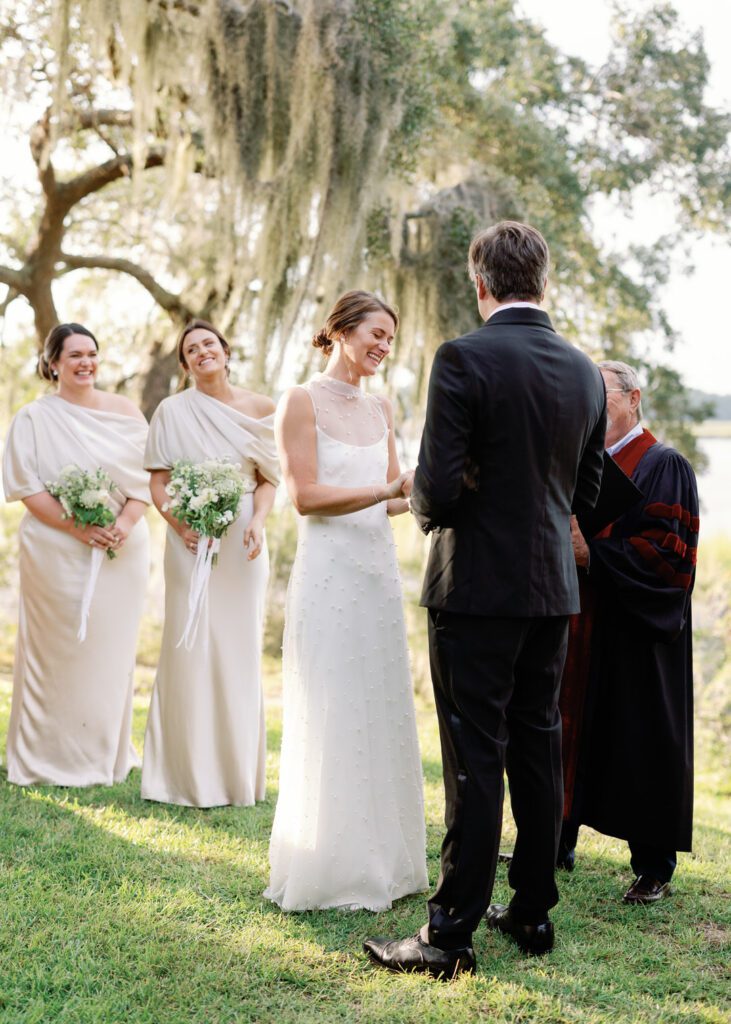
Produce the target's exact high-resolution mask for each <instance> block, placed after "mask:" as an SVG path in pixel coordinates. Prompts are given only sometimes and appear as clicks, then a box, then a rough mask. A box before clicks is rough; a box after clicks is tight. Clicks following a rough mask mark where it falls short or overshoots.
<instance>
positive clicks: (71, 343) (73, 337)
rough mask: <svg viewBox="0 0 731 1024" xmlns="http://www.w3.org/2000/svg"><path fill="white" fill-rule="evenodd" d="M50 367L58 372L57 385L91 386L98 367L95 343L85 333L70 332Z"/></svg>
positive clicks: (75, 387)
mask: <svg viewBox="0 0 731 1024" xmlns="http://www.w3.org/2000/svg"><path fill="white" fill-rule="evenodd" d="M51 369H52V370H53V371H54V372H55V373H57V374H58V384H59V387H67V388H74V389H78V388H93V387H94V381H95V379H96V375H97V371H98V369H99V352H98V351H97V347H96V345H95V344H94V342H93V341H92V339H91V338H89V337H88V336H87V335H86V334H70V335H69V336H68V338H66V339H65V340H64V343H63V349H62V350H61V355H60V356H59V357H58V359H57V360H56V362H55V363H52V364H51Z"/></svg>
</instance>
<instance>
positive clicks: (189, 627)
mask: <svg viewBox="0 0 731 1024" xmlns="http://www.w3.org/2000/svg"><path fill="white" fill-rule="evenodd" d="M208 539H209V538H208V537H204V536H201V537H200V539H199V541H198V550H197V551H196V555H195V565H194V566H193V572H192V573H191V577H190V587H189V589H188V618H187V620H186V623H185V629H184V630H183V635H182V636H181V638H180V640H178V643H177V646H178V647H180V646H181V644H182V645H183V646H184V647H185V649H186V651H190V650H192V648H193V644H194V643H195V638H196V635H197V633H198V626H199V624H200V620H201V617H202V615H203V613H204V612H205V611H206V610H207V608H208V581H209V580H210V578H211V569H212V568H213V559H214V557H215V556H216V555H217V554H218V552H219V549H220V547H221V538H220V537H215V538H214V539H213V541H212V542H211V543H210V544H209V543H208ZM204 642H205V643H208V634H207V633H206V635H205V637H204Z"/></svg>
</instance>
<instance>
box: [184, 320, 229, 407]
mask: <svg viewBox="0 0 731 1024" xmlns="http://www.w3.org/2000/svg"><path fill="white" fill-rule="evenodd" d="M191 331H210V332H211V334H215V336H216V337H217V338H218V340H219V341H220V342H221V348H222V349H223V351H224V352H225V353H226V355H227V356H228V357H229V359H230V358H231V346H230V345H229V343H228V342H227V341H226V339H225V338H224V336H223V335H222V334H221V332H220V331H219V329H218V328H217V327H214V326H213V324H210V323H209V322H208V321H207V320H200V319H196V320H189V321H188V323H187V324H186V325H185V327H184V328H183V329H182V331H181V332H180V337H179V338H178V344H177V346H176V352H177V354H178V362H179V363H180V366H181V368H182V369H183V371H184V372H183V373H182V374H181V375H180V380H179V381H178V391H184V390H185V387H186V375H187V373H188V364H187V363H186V361H185V355H184V354H183V345H184V344H185V339H186V338H187V337H188V335H189V334H190V333H191Z"/></svg>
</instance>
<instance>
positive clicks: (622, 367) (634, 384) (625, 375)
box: [597, 359, 642, 423]
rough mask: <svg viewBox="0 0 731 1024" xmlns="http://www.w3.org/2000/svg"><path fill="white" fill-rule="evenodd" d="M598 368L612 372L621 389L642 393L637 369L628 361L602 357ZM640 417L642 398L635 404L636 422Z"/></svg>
mask: <svg viewBox="0 0 731 1024" xmlns="http://www.w3.org/2000/svg"><path fill="white" fill-rule="evenodd" d="M597 366H598V367H599V369H600V370H607V371H608V372H609V373H613V374H614V376H615V377H616V378H617V381H618V383H619V386H620V387H621V389H622V391H635V390H637V391H639V392H640V394H641V393H642V385H641V384H640V378H639V377H638V375H637V370H635V368H634V366H630V365H629V363H623V362H622V361H621V360H619V359H603V360H602V362H601V363H597ZM641 419H642V399H640V401H639V403H638V405H637V422H638V423H639V422H640V420H641Z"/></svg>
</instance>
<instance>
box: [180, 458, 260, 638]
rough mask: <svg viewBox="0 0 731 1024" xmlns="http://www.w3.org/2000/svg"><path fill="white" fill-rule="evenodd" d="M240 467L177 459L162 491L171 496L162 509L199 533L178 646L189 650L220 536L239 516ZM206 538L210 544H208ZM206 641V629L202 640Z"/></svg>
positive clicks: (208, 461)
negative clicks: (185, 612) (185, 619)
mask: <svg viewBox="0 0 731 1024" xmlns="http://www.w3.org/2000/svg"><path fill="white" fill-rule="evenodd" d="M240 468H241V467H240V466H238V465H236V464H235V463H231V462H225V461H221V460H218V459H206V461H205V462H188V461H185V460H180V461H178V462H176V463H174V465H173V468H172V470H171V471H170V480H169V482H168V484H167V486H166V488H165V491H166V493H167V495H168V497H169V498H170V501H166V502H165V504H164V505H163V512H167V511H170V512H171V513H172V515H173V516H175V518H176V519H178V520H179V521H180V522H183V523H185V524H186V526H189V527H190V528H191V530H195V531H196V533H199V534H200V536H201V538H202V539H203V540H202V542H201V543H199V544H198V551H197V554H196V558H195V566H194V567H193V572H192V575H191V578H190V589H189V591H188V619H187V621H186V624H185V629H184V630H183V635H182V636H181V638H180V640H179V641H178V647H179V646H180V645H181V644H185V648H186V650H190V649H191V648H192V646H193V643H194V642H195V637H196V634H197V632H198V623H199V622H200V619H201V616H202V614H203V612H204V610H205V609H206V607H207V604H208V581H209V578H210V574H211V569H212V567H213V566H214V565H215V564H216V562H217V561H218V551H219V548H220V546H221V537H223V535H224V534H225V533H226V531H227V530H228V528H229V526H230V525H231V523H233V522H234V520H235V519H237V518H238V515H239V511H240V508H241V498H242V496H243V493H244V481H243V480H242V478H241V475H240V473H239V470H240ZM208 538H210V539H211V543H208ZM207 642H208V634H207V632H206V633H205V634H204V643H207Z"/></svg>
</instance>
